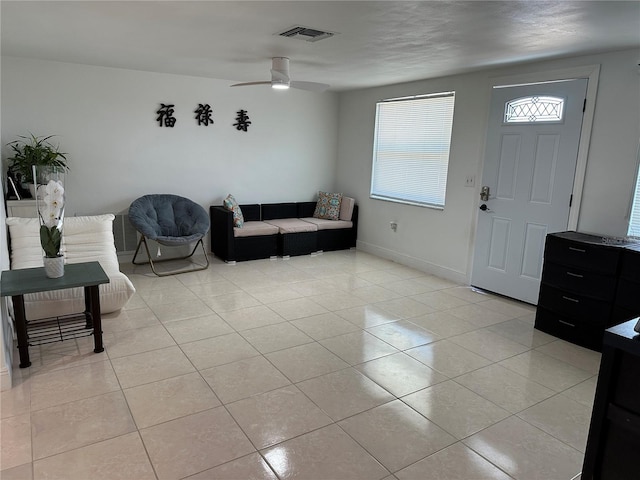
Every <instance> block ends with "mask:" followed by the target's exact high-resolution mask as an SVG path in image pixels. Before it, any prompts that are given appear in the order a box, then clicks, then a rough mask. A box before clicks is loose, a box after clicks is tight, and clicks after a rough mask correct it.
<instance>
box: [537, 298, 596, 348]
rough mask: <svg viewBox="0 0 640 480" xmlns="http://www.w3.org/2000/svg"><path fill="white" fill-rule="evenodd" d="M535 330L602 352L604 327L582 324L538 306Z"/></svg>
mask: <svg viewBox="0 0 640 480" xmlns="http://www.w3.org/2000/svg"><path fill="white" fill-rule="evenodd" d="M535 328H537V329H538V330H540V331H543V332H545V333H548V334H549V335H553V336H554V337H558V338H562V339H563V340H566V341H568V342H571V343H575V344H576V345H580V346H583V347H586V348H590V349H592V350H597V351H601V350H602V338H603V336H604V328H603V327H594V326H592V325H588V324H584V323H580V322H579V321H576V320H575V319H572V318H569V317H565V316H563V315H560V314H558V313H556V312H552V311H550V310H547V309H546V308H542V307H540V306H538V309H537V311H536V322H535Z"/></svg>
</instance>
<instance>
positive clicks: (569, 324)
mask: <svg viewBox="0 0 640 480" xmlns="http://www.w3.org/2000/svg"><path fill="white" fill-rule="evenodd" d="M558 321H559V322H560V323H562V324H563V325H568V326H569V327H575V324H573V323H569V322H565V321H564V320H558Z"/></svg>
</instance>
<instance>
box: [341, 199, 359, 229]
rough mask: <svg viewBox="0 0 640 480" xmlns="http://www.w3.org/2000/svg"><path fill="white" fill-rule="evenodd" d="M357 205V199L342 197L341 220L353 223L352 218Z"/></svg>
mask: <svg viewBox="0 0 640 480" xmlns="http://www.w3.org/2000/svg"><path fill="white" fill-rule="evenodd" d="M355 204H356V200H355V198H351V197H345V196H343V197H342V202H340V220H347V221H351V217H352V216H353V207H354V205H355ZM340 228H342V227H340Z"/></svg>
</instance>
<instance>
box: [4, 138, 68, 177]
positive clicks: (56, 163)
mask: <svg viewBox="0 0 640 480" xmlns="http://www.w3.org/2000/svg"><path fill="white" fill-rule="evenodd" d="M29 135H30V136H28V137H25V136H23V135H18V136H19V137H20V140H14V141H13V142H9V143H7V146H10V147H11V149H12V150H13V157H11V158H9V169H10V170H11V171H12V172H14V173H17V174H20V176H21V179H20V180H21V181H22V182H25V183H31V182H30V181H31V180H33V178H32V176H33V173H32V172H33V170H32V167H33V166H34V165H35V166H36V167H56V168H60V169H62V170H69V167H68V166H67V163H66V160H67V157H66V155H67V154H66V153H63V152H61V151H60V147H59V146H56V145H53V144H51V143H50V142H49V139H50V138H52V137H54V136H55V135H49V136H48V137H36V136H35V135H34V134H32V133H30V134H29ZM34 183H35V182H34Z"/></svg>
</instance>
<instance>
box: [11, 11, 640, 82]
mask: <svg viewBox="0 0 640 480" xmlns="http://www.w3.org/2000/svg"><path fill="white" fill-rule="evenodd" d="M1 20H2V25H1V27H2V29H1V41H2V54H3V55H13V56H22V57H31V58H38V59H48V60H55V61H62V62H72V63H84V64H90V65H101V66H108V67H120V68H128V69H136V70H147V71H153V72H165V73H175V74H182V75H194V76H202V77H210V78H217V79H224V80H228V81H229V82H230V83H231V82H246V81H255V80H269V79H270V74H269V69H270V68H271V60H270V59H271V57H273V56H287V57H290V58H291V77H292V79H293V80H306V81H316V82H323V83H328V84H330V85H331V86H332V90H334V91H341V90H348V89H354V88H363V87H371V86H378V85H386V84H392V83H400V82H406V81H411V80H418V79H423V78H432V77H439V76H443V75H449V74H455V73H462V72H469V71H472V70H478V69H482V68H487V67H497V66H506V65H512V64H517V63H522V62H530V61H534V60H542V59H552V58H561V57H565V56H575V55H580V54H588V53H594V52H600V51H608V50H617V49H624V48H633V47H636V48H638V47H640V1H621V2H619V1H558V0H555V1H548V0H523V1H517V0H508V1H491V2H486V1H466V2H462V1H413V2H402V1H267V0H263V1H237V0H236V1H227V2H221V1H123V2H122V1H121V2H118V1H42V2H38V1H35V2H32V1H6V0H2V2H1ZM294 25H303V26H306V27H312V28H317V29H321V30H327V31H333V32H338V35H335V36H334V37H332V38H328V39H325V40H321V41H319V42H316V43H308V42H304V41H301V40H295V39H287V38H282V37H278V36H275V35H274V34H275V33H277V32H281V31H283V30H285V29H287V28H288V27H291V26H294ZM639 52H640V50H639ZM639 60H640V53H639Z"/></svg>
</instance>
